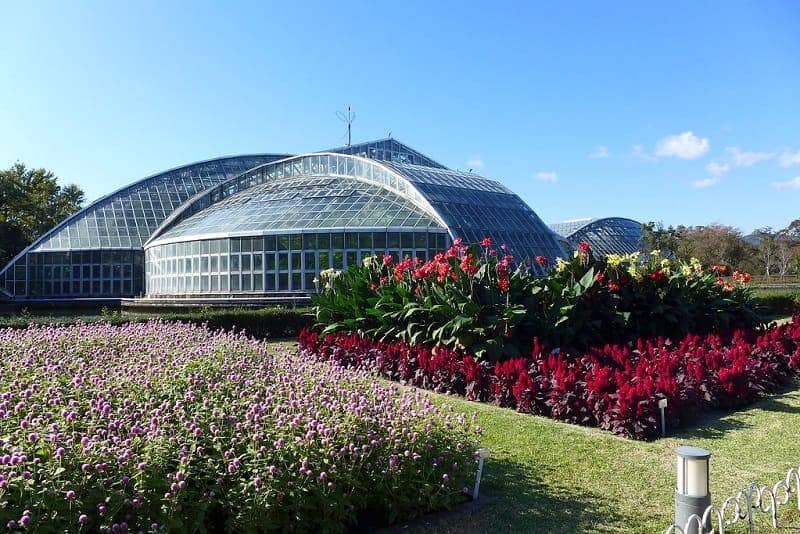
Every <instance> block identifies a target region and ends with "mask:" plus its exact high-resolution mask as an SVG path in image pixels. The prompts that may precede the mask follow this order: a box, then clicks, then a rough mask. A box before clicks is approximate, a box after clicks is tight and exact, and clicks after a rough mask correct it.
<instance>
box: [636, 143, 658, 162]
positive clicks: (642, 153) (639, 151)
mask: <svg viewBox="0 0 800 534" xmlns="http://www.w3.org/2000/svg"><path fill="white" fill-rule="evenodd" d="M631 157H633V158H636V159H643V160H645V161H655V160H656V159H657V158H656V157H655V156H652V155H651V154H648V153H647V151H646V150H645V149H644V146H643V145H633V146H632V147H631Z"/></svg>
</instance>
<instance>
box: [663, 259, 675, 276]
mask: <svg viewBox="0 0 800 534" xmlns="http://www.w3.org/2000/svg"><path fill="white" fill-rule="evenodd" d="M660 265H661V270H662V271H664V273H665V274H669V273H670V272H671V271H672V262H671V261H669V259H667V258H664V259H663V260H661V264H660Z"/></svg>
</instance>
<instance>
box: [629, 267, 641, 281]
mask: <svg viewBox="0 0 800 534" xmlns="http://www.w3.org/2000/svg"><path fill="white" fill-rule="evenodd" d="M628 274H629V275H631V278H633V279H634V280H636V281H637V282H641V280H642V278H644V275H643V274H642V271H640V270H639V269H637V268H636V265H635V264H634V265H631V266H630V267H628Z"/></svg>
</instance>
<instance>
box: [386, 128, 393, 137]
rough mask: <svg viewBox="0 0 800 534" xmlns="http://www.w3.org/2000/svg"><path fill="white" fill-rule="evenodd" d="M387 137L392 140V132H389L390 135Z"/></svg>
mask: <svg viewBox="0 0 800 534" xmlns="http://www.w3.org/2000/svg"><path fill="white" fill-rule="evenodd" d="M386 137H388V138H389V139H391V138H392V131H391V130H389V133H388V134H387V135H386Z"/></svg>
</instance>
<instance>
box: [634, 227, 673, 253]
mask: <svg viewBox="0 0 800 534" xmlns="http://www.w3.org/2000/svg"><path fill="white" fill-rule="evenodd" d="M679 241H680V236H679V234H678V231H677V230H676V229H675V228H673V227H672V226H670V227H666V228H665V227H664V223H662V222H653V221H650V222H647V223H643V224H642V238H641V245H642V247H643V248H644V251H645V252H651V251H653V250H660V251H661V253H662V254H663V255H665V256H667V257H674V256H675V254H676V253H677V251H678V246H679Z"/></svg>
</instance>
